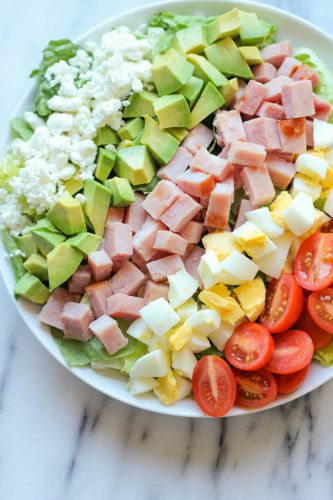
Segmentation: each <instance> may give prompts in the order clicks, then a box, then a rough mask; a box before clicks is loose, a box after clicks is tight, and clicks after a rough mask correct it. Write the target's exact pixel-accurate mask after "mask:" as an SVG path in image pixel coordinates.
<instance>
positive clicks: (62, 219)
mask: <svg viewBox="0 0 333 500" xmlns="http://www.w3.org/2000/svg"><path fill="white" fill-rule="evenodd" d="M46 217H47V219H48V220H49V221H50V222H52V224H53V225H54V226H55V227H56V228H57V229H59V230H60V231H62V232H63V233H64V234H68V235H72V234H78V233H81V232H82V231H85V230H86V224H85V221H84V215H83V210H82V206H81V203H80V202H79V201H78V200H76V199H75V198H73V196H71V195H70V194H69V193H67V191H65V192H64V194H62V195H61V196H60V198H58V200H57V201H56V202H55V204H54V205H53V206H52V207H51V208H50V210H49V211H48V213H47V215H46Z"/></svg>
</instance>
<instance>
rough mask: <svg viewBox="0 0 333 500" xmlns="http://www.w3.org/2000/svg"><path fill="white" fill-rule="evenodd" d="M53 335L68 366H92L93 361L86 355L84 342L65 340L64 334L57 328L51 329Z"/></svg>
mask: <svg viewBox="0 0 333 500" xmlns="http://www.w3.org/2000/svg"><path fill="white" fill-rule="evenodd" d="M51 334H52V337H53V338H54V341H55V343H56V344H57V347H58V349H59V351H60V353H61V354H62V357H63V358H64V360H65V361H66V363H67V364H68V366H87V365H89V364H90V362H91V361H90V358H89V356H88V354H87V353H86V349H85V346H84V342H79V341H78V340H71V339H65V338H64V335H63V332H62V331H61V330H58V329H57V328H52V327H51Z"/></svg>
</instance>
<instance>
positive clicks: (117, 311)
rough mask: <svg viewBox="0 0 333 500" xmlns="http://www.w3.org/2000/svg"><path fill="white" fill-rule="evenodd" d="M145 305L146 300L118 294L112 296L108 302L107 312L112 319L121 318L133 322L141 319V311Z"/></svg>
mask: <svg viewBox="0 0 333 500" xmlns="http://www.w3.org/2000/svg"><path fill="white" fill-rule="evenodd" d="M144 305H145V303H144V300H143V299H142V298H141V297H133V296H131V295H126V294H124V293H116V294H114V295H111V297H109V298H108V300H107V301H106V311H107V314H108V315H109V316H111V318H121V319H127V320H129V321H131V320H134V319H137V318H139V317H140V312H139V311H140V309H142V308H143V307H144Z"/></svg>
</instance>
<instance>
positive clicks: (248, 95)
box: [236, 80, 266, 116]
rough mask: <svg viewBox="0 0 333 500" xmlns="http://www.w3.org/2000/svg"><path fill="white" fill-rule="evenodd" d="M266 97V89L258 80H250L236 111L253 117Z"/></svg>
mask: <svg viewBox="0 0 333 500" xmlns="http://www.w3.org/2000/svg"><path fill="white" fill-rule="evenodd" d="M265 97H266V87H265V86H264V85H263V84H262V83H260V82H257V81H256V80H250V81H249V83H248V84H247V87H246V89H245V92H244V93H243V95H242V97H241V98H240V99H239V101H238V103H237V104H236V109H237V110H238V111H240V112H241V113H244V114H246V115H248V116H253V115H255V114H256V111H257V109H258V108H259V106H260V104H261V103H262V101H263V100H264V99H265Z"/></svg>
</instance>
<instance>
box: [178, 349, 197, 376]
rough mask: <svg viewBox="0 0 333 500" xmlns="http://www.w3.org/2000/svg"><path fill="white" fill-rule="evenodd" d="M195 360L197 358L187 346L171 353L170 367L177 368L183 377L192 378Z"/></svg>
mask: <svg viewBox="0 0 333 500" xmlns="http://www.w3.org/2000/svg"><path fill="white" fill-rule="evenodd" d="M197 362H198V361H197V358H196V357H195V356H194V354H193V352H192V351H190V349H188V348H185V349H182V350H181V351H179V352H173V353H172V368H173V369H174V370H178V371H179V373H180V374H181V375H182V376H183V377H186V378H190V379H192V375H193V370H194V368H195V365H196V364H197Z"/></svg>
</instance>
